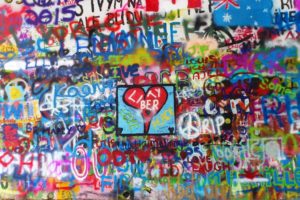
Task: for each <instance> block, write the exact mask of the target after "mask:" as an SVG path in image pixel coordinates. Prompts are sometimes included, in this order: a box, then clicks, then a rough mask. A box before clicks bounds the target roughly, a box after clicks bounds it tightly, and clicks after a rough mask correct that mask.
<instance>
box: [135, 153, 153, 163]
mask: <svg viewBox="0 0 300 200" xmlns="http://www.w3.org/2000/svg"><path fill="white" fill-rule="evenodd" d="M150 154H151V152H150V150H145V151H143V150H137V151H136V157H138V159H140V161H142V162H143V163H144V162H146V161H147V160H148V159H149V158H150Z"/></svg>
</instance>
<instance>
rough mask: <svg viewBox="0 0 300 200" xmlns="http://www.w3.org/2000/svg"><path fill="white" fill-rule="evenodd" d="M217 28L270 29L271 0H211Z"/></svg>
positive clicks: (271, 17)
mask: <svg viewBox="0 0 300 200" xmlns="http://www.w3.org/2000/svg"><path fill="white" fill-rule="evenodd" d="M212 1H213V8H214V11H213V20H214V22H215V24H216V25H218V26H252V27H254V26H255V27H272V24H273V22H272V21H273V20H272V19H273V16H272V6H273V2H272V0H212Z"/></svg>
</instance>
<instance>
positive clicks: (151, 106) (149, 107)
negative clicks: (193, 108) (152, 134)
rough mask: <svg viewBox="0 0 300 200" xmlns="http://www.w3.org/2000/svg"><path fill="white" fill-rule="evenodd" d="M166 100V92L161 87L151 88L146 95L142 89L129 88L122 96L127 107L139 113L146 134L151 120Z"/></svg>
mask: <svg viewBox="0 0 300 200" xmlns="http://www.w3.org/2000/svg"><path fill="white" fill-rule="evenodd" d="M167 98H168V92H167V91H166V89H165V88H164V87H161V86H151V87H149V89H148V90H147V92H146V93H145V91H144V89H143V88H142V87H134V88H129V89H127V90H126V91H125V93H124V96H123V100H124V102H125V103H126V104H127V105H129V106H131V107H133V108H136V109H138V110H140V111H141V114H142V116H143V118H144V132H145V133H148V131H149V125H150V122H151V120H152V118H153V117H154V116H155V115H156V114H157V113H159V111H160V110H161V109H162V107H163V106H164V104H165V103H166V101H167Z"/></svg>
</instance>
